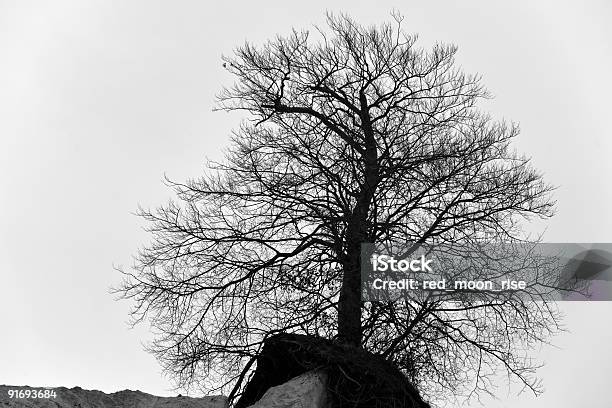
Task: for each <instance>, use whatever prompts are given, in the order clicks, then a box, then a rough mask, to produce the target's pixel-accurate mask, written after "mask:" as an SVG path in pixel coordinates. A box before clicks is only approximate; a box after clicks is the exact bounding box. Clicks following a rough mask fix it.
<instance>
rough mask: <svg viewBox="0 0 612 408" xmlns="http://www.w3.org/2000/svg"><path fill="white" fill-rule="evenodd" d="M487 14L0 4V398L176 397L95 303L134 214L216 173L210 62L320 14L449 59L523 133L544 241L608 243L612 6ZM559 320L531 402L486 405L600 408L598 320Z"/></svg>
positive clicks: (585, 307) (130, 243)
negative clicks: (549, 199)
mask: <svg viewBox="0 0 612 408" xmlns="http://www.w3.org/2000/svg"><path fill="white" fill-rule="evenodd" d="M493 3H494V2H490V1H485V0H482V1H462V2H452V1H430V2H426V1H403V2H388V1H376V2H373V1H367V2H365V1H348V0H343V1H337V2H333V3H332V2H329V1H320V0H310V1H307V2H299V3H298V2H287V1H258V2H253V1H250V2H242V3H240V2H236V1H224V2H215V4H214V5H212V4H207V2H204V1H200V2H195V1H194V2H188V1H172V2H170V1H166V2H158V1H109V0H107V1H54V2H43V1H39V2H34V1H2V0H0V278H1V280H0V324H1V327H0V384H11V385H24V384H28V385H36V386H42V385H45V386H56V385H57V386H59V385H62V386H75V385H79V386H81V387H83V388H93V389H101V390H103V391H106V392H110V391H115V390H119V389H124V388H129V389H140V390H143V391H146V392H150V393H153V394H158V395H173V394H174V392H172V391H168V390H169V388H170V382H169V381H168V380H167V379H164V378H162V377H161V375H160V368H159V366H158V365H157V362H156V361H155V359H154V358H153V357H152V356H150V355H148V354H146V353H145V352H144V351H143V348H142V345H141V342H143V341H146V340H147V339H148V334H147V333H148V331H147V327H145V326H142V327H138V328H136V329H134V330H129V329H128V327H127V325H126V324H125V322H126V320H127V310H128V306H129V305H128V304H127V303H126V302H115V301H113V298H112V296H110V295H109V294H108V288H109V287H110V286H111V285H113V284H115V283H117V282H118V280H119V278H120V277H119V275H118V273H116V272H115V271H114V270H113V265H129V264H130V263H131V255H132V254H133V253H135V251H136V250H137V248H138V247H139V246H142V245H143V244H145V243H146V242H147V235H146V234H145V233H144V232H143V231H142V229H141V228H142V223H141V221H140V220H139V219H138V218H136V217H135V216H133V215H132V214H131V213H132V212H133V211H134V210H135V209H136V206H137V204H138V203H140V204H142V205H144V206H156V205H158V204H161V203H163V202H165V201H166V200H167V199H168V198H170V191H168V190H167V189H166V188H165V187H164V186H163V185H162V183H161V179H162V177H163V174H164V173H166V174H168V175H169V176H170V177H171V178H174V179H177V180H182V179H184V178H186V177H189V176H197V175H198V174H199V173H200V171H201V168H202V164H203V159H204V157H205V156H208V157H212V158H219V157H220V156H219V153H220V149H221V148H222V147H223V145H224V143H225V142H226V140H227V135H228V133H229V130H230V129H231V128H232V127H233V126H235V125H236V124H237V121H236V119H237V117H236V116H235V115H228V114H224V113H213V112H211V108H212V102H213V98H214V95H215V94H216V93H217V92H218V91H219V90H220V88H221V85H222V84H226V85H227V84H230V83H231V81H232V78H231V77H230V76H229V74H227V73H225V71H224V70H223V69H222V67H221V61H220V56H221V54H222V53H225V54H230V53H231V51H232V49H233V48H234V47H235V46H237V45H239V44H241V43H242V42H243V41H244V40H245V39H249V40H250V41H253V42H260V41H263V40H265V39H267V38H270V37H272V36H273V35H275V34H276V33H286V32H288V30H289V29H290V28H291V27H292V26H295V27H298V28H303V27H307V26H308V25H310V24H312V23H322V21H323V16H324V11H325V10H326V9H329V10H330V11H346V12H348V13H349V14H351V15H353V16H354V17H355V18H357V19H358V20H359V21H361V22H363V23H374V22H381V21H384V20H388V19H389V11H390V10H391V9H393V8H395V9H397V10H399V11H400V12H401V13H402V14H404V16H405V27H406V29H407V30H408V31H411V32H416V33H419V34H420V38H421V40H422V41H421V42H420V43H421V44H422V45H430V44H432V43H433V42H434V41H442V42H453V43H455V44H457V45H458V46H459V55H458V61H459V63H460V64H461V65H462V66H463V67H464V69H465V70H466V71H468V72H479V73H481V74H483V77H484V81H483V82H484V84H485V85H486V86H487V87H488V88H489V89H490V90H491V91H492V92H493V93H494V94H495V96H496V99H495V100H494V101H492V102H490V103H487V105H486V108H487V109H488V110H489V111H490V112H491V113H493V114H494V115H496V116H498V117H500V118H502V117H504V118H507V119H512V120H515V121H517V122H520V124H521V128H522V135H521V136H520V138H519V140H518V143H517V147H518V148H519V150H521V151H523V152H525V153H527V154H529V155H531V156H532V157H533V159H534V164H535V166H536V167H538V168H539V169H540V170H542V171H543V172H544V173H545V175H546V178H547V180H548V181H550V182H551V183H553V184H555V185H558V186H559V190H558V191H557V194H556V198H557V199H558V201H559V205H558V210H559V212H558V215H557V216H556V217H555V219H553V220H552V221H551V222H550V223H549V224H548V225H547V228H548V229H547V233H546V235H545V239H546V240H547V241H549V242H612V215H611V212H610V211H609V203H610V202H611V201H612V183H610V181H609V179H610V176H611V175H612V160H610V153H611V152H612V137H611V136H612V132H611V128H612V122H611V120H610V95H612V79H611V76H610V72H612V70H611V68H612V48H611V40H610V39H611V38H612V28H610V25H609V22H610V21H611V17H612V3H610V2H607V1H605V0H601V1H594V0H591V1H579V0H575V1H572V2H561V1H548V0H546V1H542V0H539V1H537V2H535V1H527V0H523V1H513V2H505V3H504V4H500V3H501V2H496V3H495V4H493ZM564 307H565V308H567V311H568V319H567V320H566V324H567V326H568V328H569V329H570V330H571V331H572V333H571V334H568V335H563V336H561V337H558V338H557V339H556V340H555V344H556V345H558V346H559V347H560V349H557V350H555V349H550V348H546V349H544V351H543V352H542V353H543V354H542V356H544V357H545V359H546V361H547V366H546V367H545V368H544V369H543V370H542V371H541V375H542V377H543V379H544V383H545V385H546V388H547V390H548V392H547V393H545V394H544V396H542V397H540V398H539V399H537V400H534V399H533V398H531V397H529V396H524V397H520V398H518V399H517V398H510V399H509V400H508V402H506V397H505V395H502V396H501V399H502V401H503V402H501V401H500V402H497V403H490V404H489V403H486V405H487V406H490V407H512V408H514V407H519V406H520V407H521V408H524V407H527V408H529V407H536V406H537V407H539V408H542V407H544V408H547V407H550V408H552V407H554V408H563V407H574V406H577V404H579V405H582V406H590V407H591V408H609V407H610V406H612V396H610V394H609V392H607V387H608V381H607V379H608V378H609V373H608V368H609V367H611V366H612V347H611V346H610V345H611V344H612V329H610V326H609V324H608V322H609V316H610V312H612V304H611V303H598V304H595V303H589V304H584V303H583V304H572V305H569V304H565V305H564ZM502 390H503V388H502ZM604 398H609V400H607V401H604V400H603V399H604Z"/></svg>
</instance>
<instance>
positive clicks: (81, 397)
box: [0, 385, 227, 408]
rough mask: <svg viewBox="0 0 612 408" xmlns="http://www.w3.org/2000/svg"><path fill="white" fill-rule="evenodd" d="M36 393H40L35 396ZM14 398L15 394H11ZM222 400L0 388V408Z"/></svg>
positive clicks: (164, 405)
mask: <svg viewBox="0 0 612 408" xmlns="http://www.w3.org/2000/svg"><path fill="white" fill-rule="evenodd" d="M46 389H48V390H52V391H55V395H56V396H55V398H52V397H50V398H32V392H33V391H34V390H36V391H37V395H38V394H41V395H42V396H44V390H46ZM9 390H17V391H19V390H23V391H24V394H25V391H26V390H30V393H29V394H30V398H10V393H9ZM39 391H42V393H41V392H39ZM12 394H15V393H12ZM226 406H227V400H226V398H225V397H223V396H212V397H204V398H191V397H183V396H178V397H156V396H155V395H151V394H146V393H144V392H141V391H131V390H123V391H119V392H113V393H111V394H106V393H104V392H102V391H96V390H84V389H82V388H80V387H75V388H64V387H57V388H44V387H29V386H10V385H0V408H5V407H15V408H26V407H28V408H29V407H32V408H39V407H41V408H42V407H45V408H46V407H53V408H77V407H78V408H128V407H129V408H226Z"/></svg>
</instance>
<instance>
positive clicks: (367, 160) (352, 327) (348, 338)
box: [338, 92, 379, 347]
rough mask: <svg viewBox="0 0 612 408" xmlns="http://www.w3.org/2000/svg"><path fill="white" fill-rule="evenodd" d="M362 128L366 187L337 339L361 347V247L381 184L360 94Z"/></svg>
mask: <svg viewBox="0 0 612 408" xmlns="http://www.w3.org/2000/svg"><path fill="white" fill-rule="evenodd" d="M359 96H360V98H359V99H360V105H361V115H360V116H361V127H362V130H363V133H364V141H365V146H364V147H365V149H364V154H363V160H364V161H363V164H364V183H363V184H362V186H361V188H360V191H359V195H358V198H357V203H356V205H355V207H354V208H353V211H352V213H351V217H350V220H349V224H348V227H347V231H346V259H345V260H344V262H343V265H342V266H343V269H344V275H343V277H342V288H341V290H340V299H339V303H338V337H339V338H340V340H341V341H343V342H345V343H347V344H351V345H354V346H358V347H360V346H361V340H362V327H361V259H360V258H361V244H363V243H366V242H368V241H369V238H370V237H369V228H368V216H369V212H370V204H371V203H372V199H373V198H374V192H375V190H376V185H377V184H378V181H379V174H378V173H379V169H378V151H377V148H376V139H375V138H374V131H373V129H372V123H371V121H370V115H369V112H368V104H367V100H366V96H365V94H364V93H363V92H361V93H360V95H359Z"/></svg>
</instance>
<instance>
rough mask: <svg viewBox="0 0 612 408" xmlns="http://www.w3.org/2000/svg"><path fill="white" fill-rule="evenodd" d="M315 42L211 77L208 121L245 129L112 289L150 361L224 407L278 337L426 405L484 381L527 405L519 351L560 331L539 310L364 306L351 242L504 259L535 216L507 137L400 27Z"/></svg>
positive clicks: (302, 38) (159, 214)
mask: <svg viewBox="0 0 612 408" xmlns="http://www.w3.org/2000/svg"><path fill="white" fill-rule="evenodd" d="M327 23H328V27H327V28H326V29H320V28H316V27H315V29H314V30H311V31H297V30H294V31H293V32H291V34H289V35H288V36H284V37H283V36H278V37H276V38H275V39H274V40H272V41H269V42H267V43H266V44H265V45H263V46H261V47H256V46H254V45H251V44H248V43H247V44H245V45H243V46H242V47H240V48H238V49H237V50H236V51H235V54H234V55H233V56H232V57H227V58H224V67H225V68H226V69H227V70H228V71H229V72H230V73H232V74H233V75H234V76H235V78H236V83H235V85H234V86H233V87H231V88H227V89H224V91H223V92H222V93H221V94H220V96H219V98H218V107H217V108H218V109H222V110H227V111H244V112H245V114H246V117H247V119H246V120H245V121H244V122H243V123H242V125H241V126H240V127H239V129H237V130H236V131H235V132H234V134H233V137H232V140H231V146H230V147H229V149H228V151H227V155H226V159H225V160H224V161H223V162H221V163H210V164H209V170H208V171H207V172H206V174H205V175H204V176H202V177H200V178H197V179H193V180H188V181H187V182H184V183H179V182H172V181H168V182H169V184H170V185H171V186H172V188H173V189H174V190H175V192H176V196H177V200H176V201H173V202H170V203H169V204H167V205H166V206H163V207H160V208H158V209H156V210H145V209H141V211H140V215H141V216H142V217H144V219H146V220H147V221H148V222H149V223H148V225H149V231H150V232H151V234H152V242H151V243H150V245H149V246H147V247H146V248H145V249H144V250H142V251H141V252H140V253H139V255H138V257H137V262H136V264H135V266H134V268H133V270H132V271H128V272H124V273H125V274H126V279H125V280H124V282H123V284H122V286H121V287H120V288H118V289H117V290H118V292H119V293H121V295H122V296H123V297H125V298H130V299H133V300H134V301H135V308H134V310H133V317H134V319H135V321H140V320H143V319H145V318H148V319H150V321H151V323H152V326H153V327H154V328H155V329H156V334H157V337H156V340H155V341H154V342H153V344H151V346H150V349H151V351H152V352H153V353H154V354H155V355H157V357H158V358H159V360H160V361H161V362H162V363H163V365H164V367H165V368H166V369H167V370H168V371H169V372H171V373H173V374H174V375H176V377H177V378H178V382H179V384H181V385H186V384H189V383H191V382H192V381H193V380H197V381H199V380H202V379H203V380H204V381H205V384H206V385H207V386H211V384H217V385H218V386H219V387H220V388H221V389H222V390H224V391H230V390H231V396H232V397H233V396H235V395H236V394H237V393H238V392H239V391H240V389H241V388H240V387H241V386H242V384H243V383H244V380H245V378H248V375H249V372H250V370H251V368H252V364H253V361H254V357H255V356H256V355H257V353H258V350H259V349H260V347H261V345H262V343H263V340H264V339H265V338H266V337H267V336H270V335H271V334H274V333H278V332H283V331H287V332H297V333H305V334H313V335H319V336H323V337H326V338H335V339H337V340H338V341H342V342H345V343H348V344H351V345H355V346H359V347H364V348H365V349H367V350H369V351H371V352H373V353H380V354H382V355H384V356H385V357H386V358H388V359H389V360H390V361H392V362H394V363H395V364H396V365H397V366H398V367H399V368H401V369H402V370H404V372H406V374H407V375H409V376H410V377H411V378H412V380H413V381H415V382H416V383H417V384H419V385H420V386H421V387H422V388H423V389H424V390H425V391H426V392H427V391H428V390H430V392H433V390H438V388H443V389H445V390H450V391H451V392H454V393H459V392H461V391H462V390H464V391H465V390H467V392H469V393H476V394H478V393H480V392H489V391H490V390H491V385H492V382H491V381H492V379H493V377H492V376H494V375H496V373H497V372H498V369H503V370H505V371H507V372H508V374H509V375H510V376H513V377H515V378H517V379H518V380H519V381H520V382H522V383H523V384H524V385H525V386H527V387H529V388H531V389H532V390H534V391H536V392H538V391H539V388H538V383H537V381H536V379H535V378H534V377H533V373H534V369H535V367H536V365H535V364H533V363H532V362H531V360H529V358H528V354H527V351H528V349H529V347H530V346H531V345H533V344H535V343H538V342H541V341H545V340H546V338H547V337H548V336H549V335H550V334H552V333H553V332H554V331H556V330H557V329H558V325H557V319H558V315H557V313H556V311H555V310H554V308H552V307H551V305H550V304H549V303H548V302H533V301H526V300H525V299H524V298H519V297H512V296H510V297H508V298H504V299H503V300H500V301H497V300H495V299H494V298H487V299H486V301H482V300H483V299H482V298H481V299H480V300H474V299H473V298H459V300H455V301H450V300H449V299H447V298H444V297H439V298H436V297H434V298H427V299H404V300H403V301H401V302H391V301H389V302H363V301H362V298H361V285H362V282H361V275H360V261H361V260H360V251H361V245H362V244H363V243H368V242H385V241H396V240H400V241H406V242H408V241H409V242H414V243H417V244H419V243H444V242H464V241H465V242H468V241H470V240H474V239H475V238H482V239H485V238H486V239H489V240H505V241H506V242H515V241H517V242H518V241H520V240H522V239H523V238H524V233H523V232H522V230H521V228H520V227H521V222H520V221H521V220H528V219H530V218H531V217H542V218H547V217H549V216H551V215H552V213H553V209H554V208H553V207H554V202H553V201H551V199H550V192H551V187H550V186H549V185H548V184H546V183H544V182H543V181H542V177H541V175H540V174H539V173H538V172H537V171H535V170H534V169H533V168H532V167H531V166H530V164H529V160H528V158H526V157H524V156H522V155H519V154H518V153H516V152H514V151H513V150H512V148H511V146H510V142H511V140H512V139H513V138H514V137H515V136H516V135H517V134H518V128H517V126H516V125H514V124H508V123H504V122H499V121H495V120H493V119H492V118H491V117H489V116H488V115H487V114H485V113H483V112H481V111H480V110H479V109H478V107H477V103H478V101H479V100H481V99H482V98H487V97H488V94H487V92H486V91H485V89H484V88H483V87H482V86H481V85H480V78H479V77H478V76H473V75H467V74H464V73H462V72H461V70H460V69H458V68H457V67H456V66H455V64H454V55H455V52H456V48H455V47H454V46H449V45H435V46H434V47H433V49H431V50H429V51H425V50H422V49H420V48H417V47H416V46H415V41H416V36H413V35H407V34H405V32H404V30H403V28H402V24H401V23H402V19H401V18H400V17H399V16H394V21H393V22H392V23H389V24H383V25H380V26H373V27H364V26H361V25H359V24H357V23H356V22H355V21H353V20H352V19H351V18H349V17H346V16H334V15H328V18H327ZM539 295H540V294H539V293H534V294H533V296H535V297H536V298H537V297H538V296H539ZM542 299H543V300H545V299H544V298H542ZM436 387H438V388H436Z"/></svg>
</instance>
